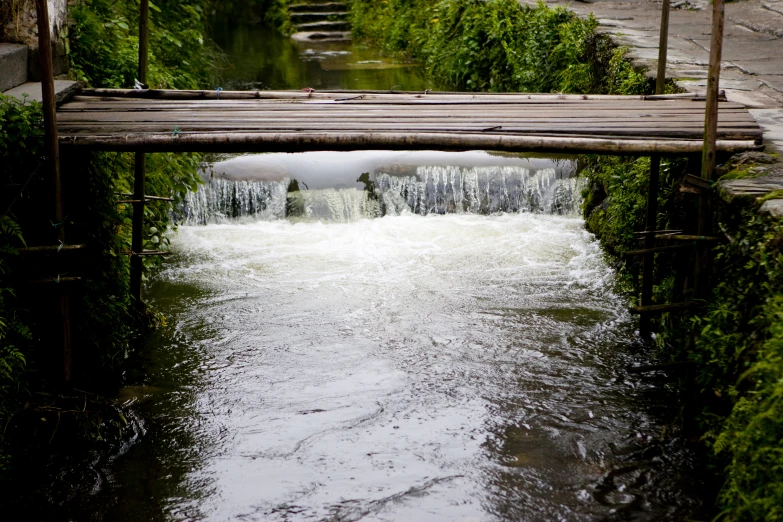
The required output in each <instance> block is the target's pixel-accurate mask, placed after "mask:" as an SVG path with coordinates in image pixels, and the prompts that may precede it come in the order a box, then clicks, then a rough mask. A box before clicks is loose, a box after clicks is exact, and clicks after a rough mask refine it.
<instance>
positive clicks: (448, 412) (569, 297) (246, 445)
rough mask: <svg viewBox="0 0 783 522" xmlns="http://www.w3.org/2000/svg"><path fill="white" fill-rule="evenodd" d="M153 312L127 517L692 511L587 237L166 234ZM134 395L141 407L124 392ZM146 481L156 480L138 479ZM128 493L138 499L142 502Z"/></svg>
mask: <svg viewBox="0 0 783 522" xmlns="http://www.w3.org/2000/svg"><path fill="white" fill-rule="evenodd" d="M173 244H174V250H175V251H176V252H177V258H176V261H175V262H174V263H173V264H172V265H170V266H169V267H168V268H167V269H166V270H165V271H164V272H163V273H162V274H160V276H159V277H158V278H157V280H156V282H155V283H154V286H153V289H152V290H153V291H152V297H151V299H152V302H153V304H154V305H155V306H157V307H159V308H160V309H162V310H163V311H164V312H165V313H166V314H167V315H168V316H169V320H170V322H171V324H172V325H175V327H174V328H175V330H176V333H175V334H169V335H168V336H167V338H168V340H165V339H164V342H163V343H162V344H161V345H159V346H157V347H156V348H155V350H156V351H157V353H155V354H154V355H151V361H150V363H149V364H148V365H147V366H146V367H145V370H144V375H145V376H146V379H147V383H148V384H151V385H157V386H160V387H161V388H160V389H156V388H147V389H148V390H153V391H151V392H149V393H150V394H151V395H152V398H151V399H150V398H147V402H146V403H142V406H141V408H142V409H143V410H145V409H146V414H145V415H146V416H147V418H148V419H149V420H148V423H149V424H148V428H151V429H150V434H149V435H148V436H147V437H145V438H144V439H143V440H142V441H141V442H140V443H138V444H137V445H136V446H134V447H132V448H131V449H130V450H129V452H128V454H127V455H125V456H124V457H123V458H122V459H119V460H118V461H117V462H115V463H113V464H112V465H111V466H109V467H108V469H107V471H106V473H107V475H108V476H109V478H108V480H107V482H108V484H110V485H112V486H110V487H109V488H108V491H107V493H108V495H109V496H112V495H116V496H117V498H118V499H115V500H114V501H113V502H114V503H116V504H119V505H124V506H125V509H124V510H123V511H122V513H123V516H125V517H126V519H127V516H128V513H130V512H131V511H129V510H128V508H127V504H126V502H127V499H135V502H136V505H135V509H136V510H137V511H133V512H134V513H139V514H144V515H145V516H149V514H150V513H155V512H161V513H167V517H168V518H171V519H184V518H187V519H205V520H280V521H283V520H286V521H288V520H333V521H345V520H359V519H362V520H400V521H402V520H599V519H606V520H615V519H617V520H660V519H679V518H681V517H684V516H685V515H686V514H687V513H689V512H690V511H691V509H692V508H693V507H694V506H696V505H697V504H698V502H697V500H696V499H695V498H694V497H693V496H692V491H690V488H689V487H688V486H686V484H688V483H689V482H690V481H691V480H692V477H691V473H692V470H691V462H690V456H689V454H688V453H687V452H685V451H683V450H682V448H681V442H680V441H678V440H677V439H676V438H671V437H668V438H662V432H663V430H664V426H663V422H664V421H663V420H662V419H666V418H668V417H667V416H666V415H664V413H663V410H664V409H665V408H666V399H667V395H666V393H667V392H666V391H665V389H664V388H663V387H661V386H660V383H656V382H654V381H645V380H644V379H642V378H640V377H637V376H634V377H629V376H627V375H625V374H624V372H623V370H622V368H623V367H624V366H626V365H628V364H631V363H633V362H634V361H636V360H637V359H639V358H640V357H639V356H635V355H633V354H634V353H635V351H636V348H638V347H636V346H635V341H634V338H635V337H634V332H633V324H632V322H631V319H630V317H629V316H628V314H627V313H626V311H625V307H626V306H627V303H626V302H625V300H624V299H623V298H621V297H619V296H618V295H617V294H615V293H613V291H612V287H613V280H614V279H613V278H614V274H613V272H612V271H611V270H610V269H609V268H608V267H607V265H606V264H605V263H604V261H603V260H602V256H601V253H600V249H599V245H598V243H597V242H596V241H595V240H594V239H593V237H592V236H591V235H590V234H589V233H587V232H586V231H585V230H584V227H583V224H582V222H581V220H579V219H576V218H572V217H563V216H555V215H544V214H534V213H518V214H501V215H492V216H482V215H472V214H462V215H459V214H449V215H439V216H435V215H429V216H420V215H416V214H408V215H402V216H387V217H383V218H378V219H361V220H357V221H354V222H348V223H338V222H324V221H305V222H293V223H292V222H290V221H286V220H273V221H259V222H254V223H242V224H239V223H229V224H218V225H209V226H200V227H198V226H193V227H182V228H181V229H180V231H179V233H178V235H177V236H176V237H175V238H174V241H173ZM129 393H135V394H139V393H141V392H139V391H138V389H132V390H131V391H130V392H129ZM150 470H155V471H154V472H153V473H150ZM145 492H149V494H151V495H152V497H151V498H154V500H152V499H145V498H144V495H145Z"/></svg>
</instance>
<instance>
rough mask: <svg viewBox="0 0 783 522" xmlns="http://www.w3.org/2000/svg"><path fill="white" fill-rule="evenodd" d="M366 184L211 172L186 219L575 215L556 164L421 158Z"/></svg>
mask: <svg viewBox="0 0 783 522" xmlns="http://www.w3.org/2000/svg"><path fill="white" fill-rule="evenodd" d="M368 181H369V184H368V185H367V186H366V189H365V190H360V189H356V188H323V189H318V190H307V189H306V186H305V187H304V188H305V190H300V191H295V192H289V190H288V189H289V185H290V184H291V179H290V178H283V179H279V180H272V181H234V180H228V179H223V178H212V179H210V180H209V181H208V182H207V183H206V184H205V185H204V186H203V187H201V188H200V189H199V190H198V192H196V193H190V194H188V196H187V198H186V201H185V204H184V205H183V207H182V209H181V217H182V220H183V222H184V223H185V224H187V225H204V224H207V223H220V222H225V221H226V220H229V219H236V218H240V219H241V218H252V219H253V220H259V219H260V220H270V219H282V218H286V217H288V218H297V219H305V220H326V221H356V220H358V219H362V218H375V217H381V216H384V215H401V214H406V213H414V214H419V215H428V214H462V213H470V214H483V215H487V214H495V213H502V212H509V213H516V212H534V213H546V214H559V215H567V216H576V215H578V212H579V206H580V204H581V188H582V180H581V179H580V178H577V177H564V176H562V174H561V173H559V172H558V171H557V170H556V169H554V168H543V169H528V168H523V167H518V166H487V167H456V166H420V167H418V168H416V171H415V174H411V175H399V174H390V173H388V172H384V171H382V170H381V171H378V172H377V173H376V174H375V175H374V176H373V177H372V179H371V180H368Z"/></svg>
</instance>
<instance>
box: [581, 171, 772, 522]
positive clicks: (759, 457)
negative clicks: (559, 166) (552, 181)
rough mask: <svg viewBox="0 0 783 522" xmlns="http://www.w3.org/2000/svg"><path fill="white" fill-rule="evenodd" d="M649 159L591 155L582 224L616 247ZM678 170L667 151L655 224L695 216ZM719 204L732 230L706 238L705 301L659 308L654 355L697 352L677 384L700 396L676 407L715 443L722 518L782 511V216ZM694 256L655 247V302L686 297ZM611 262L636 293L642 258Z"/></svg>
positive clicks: (635, 213) (637, 204) (634, 215)
mask: <svg viewBox="0 0 783 522" xmlns="http://www.w3.org/2000/svg"><path fill="white" fill-rule="evenodd" d="M648 170H649V160H648V159H647V158H640V159H622V158H590V159H589V160H588V161H587V165H586V168H585V169H584V171H583V173H584V175H585V176H587V178H588V179H589V187H588V189H586V191H585V219H586V222H587V226H588V228H589V229H590V230H591V231H592V232H594V233H595V234H596V235H597V236H598V237H599V238H600V239H601V241H602V243H603V244H604V246H605V247H606V248H607V250H608V251H609V252H611V253H612V254H614V255H617V254H622V252H624V251H627V250H630V249H634V248H638V246H639V242H638V239H636V238H635V236H634V234H633V232H634V231H636V230H642V229H643V228H644V226H643V219H644V212H645V201H644V199H645V196H644V194H646V192H647V183H648V182H649V181H648V179H649V178H648ZM685 171H686V169H685V163H684V162H682V161H680V162H673V163H672V162H664V165H663V167H662V171H661V190H660V198H659V216H658V226H659V227H660V228H671V229H679V228H685V227H687V225H688V224H689V223H693V222H695V214H696V212H695V206H694V203H695V201H694V200H691V201H688V200H686V199H684V198H683V196H682V195H681V194H680V193H679V191H678V190H677V185H678V183H679V180H680V179H681V178H682V177H683V176H684V174H685ZM715 201H720V200H719V198H715ZM716 207H717V208H716V213H715V220H716V229H717V230H720V231H721V232H722V233H723V234H724V235H725V237H726V238H729V240H728V242H726V243H722V244H720V245H718V246H716V247H715V248H714V249H713V261H714V269H713V274H714V278H715V281H714V286H713V289H712V291H711V294H710V295H709V296H708V299H707V300H706V306H705V308H704V309H703V310H702V311H698V312H680V313H677V314H664V315H663V317H662V318H661V319H660V320H659V322H658V323H657V329H658V331H659V334H658V336H657V338H656V341H657V344H658V348H659V356H660V357H661V359H663V360H667V361H682V360H690V361H692V362H694V363H695V365H694V367H695V369H696V370H695V382H689V383H684V384H685V385H686V393H691V394H694V395H695V397H696V403H695V404H693V405H692V406H691V408H690V410H688V411H687V412H686V411H684V412H683V413H684V415H688V416H694V417H695V418H696V426H695V429H696V430H697V431H698V433H699V434H700V435H701V436H702V439H703V441H704V442H705V444H706V445H707V447H708V448H711V449H712V452H713V454H714V459H713V460H712V462H711V466H712V469H713V473H714V474H715V475H716V476H718V477H720V478H719V479H718V480H720V481H723V486H722V489H721V493H720V497H719V506H718V507H719V508H720V509H723V512H722V515H723V516H722V517H720V518H725V519H728V520H783V510H782V509H781V506H783V481H781V479H780V477H781V472H782V471H783V449H781V445H782V444H783V401H782V400H781V399H782V398H783V223H781V221H780V220H776V219H773V218H771V217H769V216H760V215H759V214H758V213H757V211H756V208H755V205H753V204H751V205H743V204H742V203H733V204H725V203H722V202H720V203H717V205H716ZM694 263H695V259H694V256H693V253H692V252H688V251H687V250H684V251H683V250H680V251H676V252H662V253H660V254H657V255H656V261H655V265H656V266H655V276H654V283H655V287H654V295H655V300H656V302H659V303H664V302H677V301H682V300H684V299H687V298H689V295H688V294H689V290H688V288H687V287H688V286H689V282H688V280H689V279H690V275H689V274H690V273H691V270H692V269H691V267H693V266H694ZM617 266H618V269H619V273H620V275H621V278H622V280H623V282H625V284H626V285H627V288H629V289H630V290H631V291H632V292H633V294H634V295H638V292H639V284H640V273H641V263H640V262H639V261H638V260H624V261H623V262H619V261H618V262H617ZM690 286H692V284H691V285H690ZM684 420H685V419H684Z"/></svg>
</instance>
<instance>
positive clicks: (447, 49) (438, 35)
mask: <svg viewBox="0 0 783 522" xmlns="http://www.w3.org/2000/svg"><path fill="white" fill-rule="evenodd" d="M351 17H352V24H353V34H354V37H356V38H362V39H365V40H367V41H369V42H372V43H374V44H377V45H380V46H381V47H382V48H383V49H384V50H385V51H386V52H388V53H390V54H394V55H401V56H407V57H409V58H411V59H413V60H417V61H420V62H422V63H423V64H424V65H425V66H426V68H427V70H428V72H429V73H430V74H431V75H432V77H433V79H434V80H435V81H436V82H438V83H439V84H441V85H442V86H443V87H444V88H446V89H449V90H469V91H487V90H488V91H517V92H567V93H607V94H609V93H624V94H641V93H646V92H650V89H651V85H650V83H649V80H648V79H647V78H646V76H645V75H644V73H643V72H641V71H636V70H635V69H634V68H633V66H632V65H631V64H630V63H629V62H628V61H627V60H625V59H624V57H625V53H626V50H625V49H624V48H617V47H616V46H614V45H613V44H612V42H611V40H610V39H609V38H608V37H606V36H604V35H600V34H598V33H597V32H596V28H597V26H598V23H597V21H596V20H595V19H594V18H592V17H590V18H588V19H581V18H579V17H578V16H577V15H576V14H574V13H573V12H571V11H568V10H566V9H564V8H561V7H557V8H549V7H546V6H545V5H544V4H543V3H541V4H539V5H538V6H536V7H530V6H522V5H520V4H519V2H517V1H516V0H486V1H485V0H457V1H453V0H449V1H445V0H388V1H385V2H382V3H380V4H379V3H378V2H374V1H372V0H352V1H351Z"/></svg>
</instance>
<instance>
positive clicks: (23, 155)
mask: <svg viewBox="0 0 783 522" xmlns="http://www.w3.org/2000/svg"><path fill="white" fill-rule="evenodd" d="M41 118H42V116H41V111H40V107H39V106H37V105H24V104H22V103H21V102H18V101H17V100H11V99H8V98H4V97H2V96H1V95H0V157H2V158H3V161H2V162H0V470H1V469H3V468H4V467H5V466H6V465H7V459H8V457H7V455H5V454H4V453H3V451H2V449H3V447H2V443H3V440H4V434H5V428H6V426H7V425H8V422H9V420H10V417H11V415H12V414H13V409H14V406H13V404H14V398H15V397H16V395H17V394H18V393H19V392H20V387H21V384H22V375H23V373H24V370H25V367H26V358H25V348H26V347H27V345H28V343H29V342H30V339H31V335H30V330H29V328H28V325H27V323H26V321H24V319H23V317H22V314H21V313H20V312H21V311H20V310H19V309H18V306H17V303H16V296H17V285H16V284H14V274H13V267H14V265H15V264H16V262H17V258H18V251H17V250H16V249H17V248H19V247H23V246H24V245H25V242H24V237H23V235H22V229H21V227H20V226H19V224H18V223H17V221H16V218H15V216H14V213H13V212H14V210H15V206H16V204H17V203H18V201H19V199H20V195H21V192H22V190H23V189H24V188H25V186H26V185H29V183H30V181H31V180H32V178H33V177H35V174H36V170H37V165H36V164H35V163H33V164H30V163H28V162H27V160H28V158H29V157H37V156H38V155H39V154H40V147H41V139H40V136H39V134H38V132H37V129H38V128H39V126H40V122H41Z"/></svg>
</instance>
